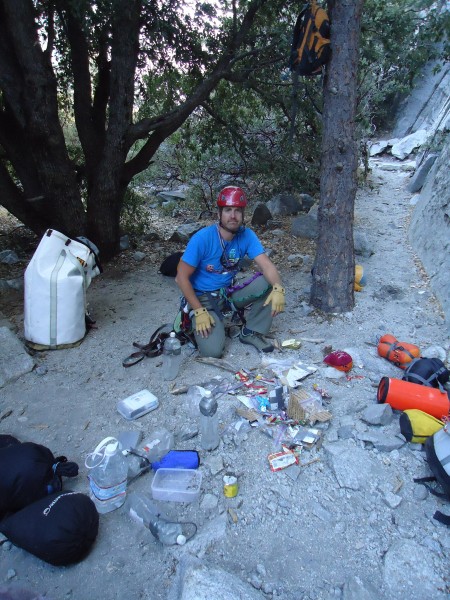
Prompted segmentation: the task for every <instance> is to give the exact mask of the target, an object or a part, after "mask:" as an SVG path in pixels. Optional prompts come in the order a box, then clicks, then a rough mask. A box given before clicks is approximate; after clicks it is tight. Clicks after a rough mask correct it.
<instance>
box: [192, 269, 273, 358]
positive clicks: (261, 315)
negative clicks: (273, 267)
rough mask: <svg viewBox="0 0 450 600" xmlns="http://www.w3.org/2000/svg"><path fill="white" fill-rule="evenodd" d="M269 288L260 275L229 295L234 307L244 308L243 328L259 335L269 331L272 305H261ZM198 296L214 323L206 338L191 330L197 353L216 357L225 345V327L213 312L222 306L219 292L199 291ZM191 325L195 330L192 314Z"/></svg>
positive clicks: (215, 312)
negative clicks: (202, 292)
mask: <svg viewBox="0 0 450 600" xmlns="http://www.w3.org/2000/svg"><path fill="white" fill-rule="evenodd" d="M241 280H245V277H242V278H241ZM271 290H272V286H271V285H270V284H269V283H268V282H267V280H266V279H265V278H264V277H263V276H262V275H260V276H259V277H257V278H256V279H254V280H253V281H251V282H250V283H249V284H248V285H246V286H245V287H244V288H243V289H241V290H236V291H235V292H233V293H232V294H231V296H230V299H231V301H232V303H233V304H234V306H235V307H236V308H239V309H246V310H245V320H246V327H248V329H251V330H253V331H256V332H257V333H261V334H263V335H264V334H266V333H269V331H270V327H271V325H272V307H271V305H270V304H268V305H267V306H263V304H264V302H265V300H266V298H267V296H268V295H269V293H270V292H271ZM198 299H199V300H200V302H201V303H202V306H203V307H204V308H206V309H207V310H208V312H209V313H210V315H211V316H212V318H213V319H214V321H215V322H216V324H215V325H214V327H212V330H211V333H210V334H209V335H208V337H207V338H203V337H201V336H200V335H197V334H196V333H194V334H195V341H196V342H197V344H198V350H199V352H200V355H201V356H211V357H213V358H220V357H221V356H222V354H223V351H224V348H225V326H224V323H223V321H222V320H221V319H220V317H219V315H218V314H217V313H218V311H219V312H221V309H223V308H224V306H225V301H224V300H223V298H221V296H220V292H219V291H218V292H213V293H212V294H211V293H209V294H200V295H199V296H198ZM193 324H194V332H195V317H193Z"/></svg>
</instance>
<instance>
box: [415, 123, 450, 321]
mask: <svg viewBox="0 0 450 600" xmlns="http://www.w3.org/2000/svg"><path fill="white" fill-rule="evenodd" d="M449 165H450V136H449V135H448V134H447V138H446V141H445V145H444V147H443V149H442V151H441V152H440V154H439V156H438V158H437V160H436V162H435V163H434V165H433V167H432V169H431V171H430V172H429V174H428V177H427V179H426V181H425V185H424V186H423V188H422V191H421V192H420V196H419V200H418V202H417V205H416V207H415V209H414V213H413V217H412V220H411V227H410V232H409V236H410V240H411V243H412V245H413V246H414V248H415V250H416V252H417V254H418V256H419V257H420V259H421V261H422V263H423V265H424V267H425V269H426V271H427V274H428V275H429V277H430V279H431V286H432V288H433V291H434V293H435V294H436V296H437V297H438V298H439V300H440V302H441V305H442V309H443V311H444V313H445V318H446V323H447V327H448V329H449V332H450V169H449Z"/></svg>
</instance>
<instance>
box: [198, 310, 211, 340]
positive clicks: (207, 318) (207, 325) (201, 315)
mask: <svg viewBox="0 0 450 600" xmlns="http://www.w3.org/2000/svg"><path fill="white" fill-rule="evenodd" d="M194 316H195V333H196V334H197V335H201V336H202V337H203V336H204V335H205V334H206V335H208V333H209V330H210V329H211V327H212V326H213V325H215V324H216V322H215V321H214V319H213V318H212V316H211V315H210V314H209V312H208V311H207V310H206V308H197V310H194Z"/></svg>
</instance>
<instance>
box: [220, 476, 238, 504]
mask: <svg viewBox="0 0 450 600" xmlns="http://www.w3.org/2000/svg"><path fill="white" fill-rule="evenodd" d="M238 489H239V488H238V482H237V477H236V476H235V475H232V474H228V475H224V477H223V494H224V496H226V497H227V498H234V497H235V496H237V493H238Z"/></svg>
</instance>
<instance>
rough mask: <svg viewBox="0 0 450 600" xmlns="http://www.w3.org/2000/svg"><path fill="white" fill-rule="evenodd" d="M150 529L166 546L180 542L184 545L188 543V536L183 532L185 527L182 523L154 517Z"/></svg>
mask: <svg viewBox="0 0 450 600" xmlns="http://www.w3.org/2000/svg"><path fill="white" fill-rule="evenodd" d="M149 529H150V531H151V532H152V534H153V535H154V536H155V538H156V539H157V540H159V541H160V542H161V543H162V544H164V545H165V546H173V545H175V544H178V545H179V546H182V545H183V544H185V543H186V536H185V535H184V534H183V528H182V526H181V525H180V523H172V522H171V521H166V520H165V519H162V518H161V517H153V518H152V520H151V521H150V525H149Z"/></svg>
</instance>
